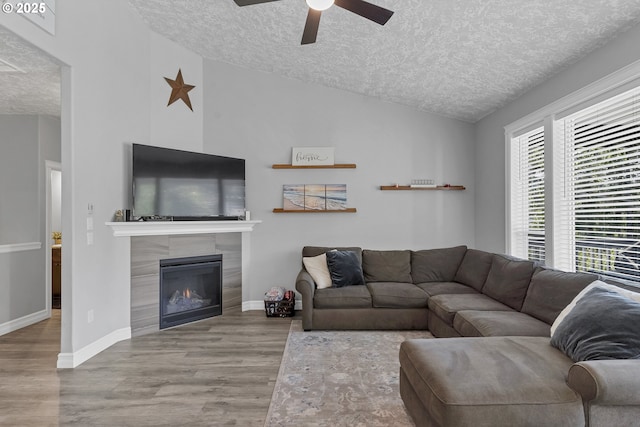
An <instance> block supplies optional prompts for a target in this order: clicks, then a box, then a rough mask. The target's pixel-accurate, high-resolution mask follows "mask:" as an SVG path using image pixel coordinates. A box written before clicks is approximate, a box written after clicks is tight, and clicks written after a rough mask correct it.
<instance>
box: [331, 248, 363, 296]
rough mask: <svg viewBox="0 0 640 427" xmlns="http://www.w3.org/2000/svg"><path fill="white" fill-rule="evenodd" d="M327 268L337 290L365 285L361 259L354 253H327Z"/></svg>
mask: <svg viewBox="0 0 640 427" xmlns="http://www.w3.org/2000/svg"><path fill="white" fill-rule="evenodd" d="M327 266H328V267H329V274H330V275H331V282H332V283H333V286H335V287H336V288H341V287H343V286H351V285H364V276H363V275H362V266H361V265H360V259H359V258H358V255H357V254H356V253H355V252H352V251H329V252H327Z"/></svg>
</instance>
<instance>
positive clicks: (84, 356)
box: [57, 327, 131, 369]
mask: <svg viewBox="0 0 640 427" xmlns="http://www.w3.org/2000/svg"><path fill="white" fill-rule="evenodd" d="M128 339H131V328H130V327H129V328H122V329H118V330H116V331H113V332H111V333H110V334H109V335H106V336H104V337H102V338H100V339H99V340H97V341H94V342H92V343H91V344H89V345H86V346H84V347H83V348H81V349H80V350H78V351H76V352H74V353H60V354H58V364H57V367H58V369H72V368H76V367H78V366H80V365H81V364H82V363H84V362H86V361H87V360H89V359H91V358H92V357H93V356H95V355H96V354H98V353H100V352H101V351H104V350H106V349H107V348H109V347H111V346H112V345H114V344H115V343H117V342H120V341H124V340H128Z"/></svg>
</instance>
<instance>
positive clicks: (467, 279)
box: [453, 249, 493, 292]
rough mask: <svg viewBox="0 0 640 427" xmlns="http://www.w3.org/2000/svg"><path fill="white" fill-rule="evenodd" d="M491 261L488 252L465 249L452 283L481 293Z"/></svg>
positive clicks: (490, 255) (491, 255)
mask: <svg viewBox="0 0 640 427" xmlns="http://www.w3.org/2000/svg"><path fill="white" fill-rule="evenodd" d="M492 260H493V254H491V253H489V252H484V251H479V250H477V249H467V251H466V252H465V254H464V258H462V262H461V263H460V267H458V271H456V275H455V277H454V278H453V281H454V282H460V283H462V284H464V285H467V286H471V287H472V288H474V289H475V290H476V291H479V292H480V291H482V287H483V286H484V282H485V280H487V275H488V274H489V270H490V269H491V261H492Z"/></svg>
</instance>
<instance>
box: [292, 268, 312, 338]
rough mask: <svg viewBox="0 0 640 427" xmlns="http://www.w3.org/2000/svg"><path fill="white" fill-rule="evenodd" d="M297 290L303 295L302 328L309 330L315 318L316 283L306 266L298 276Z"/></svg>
mask: <svg viewBox="0 0 640 427" xmlns="http://www.w3.org/2000/svg"><path fill="white" fill-rule="evenodd" d="M296 290H297V291H298V292H300V294H301V295H302V329H304V330H305V331H309V330H311V326H312V320H313V295H314V293H315V291H316V284H315V282H314V281H313V279H312V278H311V275H310V274H309V272H308V271H307V270H305V269H304V268H303V269H302V270H300V272H299V273H298V277H296Z"/></svg>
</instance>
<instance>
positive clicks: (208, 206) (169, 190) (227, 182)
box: [132, 144, 245, 221]
mask: <svg viewBox="0 0 640 427" xmlns="http://www.w3.org/2000/svg"><path fill="white" fill-rule="evenodd" d="M244 166H245V161H244V159H236V158H232V157H223V156H216V155H211V154H203V153H194V152H190V151H182V150H174V149H170V148H161V147H153V146H149V145H142V144H133V174H132V175H133V179H132V181H133V215H134V218H136V219H158V217H161V218H162V219H172V220H176V221H178V220H220V219H241V218H242V217H244V214H245V168H244Z"/></svg>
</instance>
